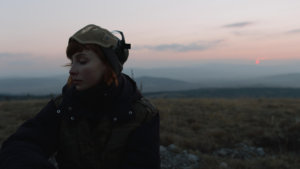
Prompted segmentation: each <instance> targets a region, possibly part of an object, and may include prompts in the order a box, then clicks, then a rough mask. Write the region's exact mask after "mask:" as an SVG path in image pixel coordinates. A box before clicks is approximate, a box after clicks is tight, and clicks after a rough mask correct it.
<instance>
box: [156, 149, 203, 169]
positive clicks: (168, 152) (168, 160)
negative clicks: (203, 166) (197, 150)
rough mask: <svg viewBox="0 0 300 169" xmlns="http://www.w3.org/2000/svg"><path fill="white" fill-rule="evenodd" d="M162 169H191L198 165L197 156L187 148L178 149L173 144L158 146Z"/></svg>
mask: <svg viewBox="0 0 300 169" xmlns="http://www.w3.org/2000/svg"><path fill="white" fill-rule="evenodd" d="M160 158H161V168H162V169H193V168H197V167H198V166H199V158H198V156H196V155H195V154H191V153H188V151H187V150H183V151H180V148H178V147H177V146H175V145H174V144H171V145H169V146H168V147H164V146H160Z"/></svg>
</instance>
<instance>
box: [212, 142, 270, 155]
mask: <svg viewBox="0 0 300 169" xmlns="http://www.w3.org/2000/svg"><path fill="white" fill-rule="evenodd" d="M213 154H214V155H216V156H221V157H230V158H238V159H250V158H253V157H262V156H265V152H264V149H263V148H261V147H258V148H257V147H252V146H249V145H246V144H244V143H239V144H236V145H235V146H234V148H221V149H219V150H217V151H214V152H213Z"/></svg>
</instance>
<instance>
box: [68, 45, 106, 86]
mask: <svg viewBox="0 0 300 169" xmlns="http://www.w3.org/2000/svg"><path fill="white" fill-rule="evenodd" d="M71 62H72V64H71V69H70V72H69V73H70V76H71V79H72V82H73V84H75V86H76V89H77V90H79V91H82V90H86V89H88V88H90V87H93V86H96V85H97V84H98V83H99V82H100V81H101V80H102V77H103V74H104V72H105V69H106V67H105V65H104V64H103V62H102V61H101V60H100V58H99V57H98V56H97V54H96V53H95V52H94V51H92V50H83V51H82V52H77V53H75V54H74V55H72V56H71Z"/></svg>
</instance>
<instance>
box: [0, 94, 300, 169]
mask: <svg viewBox="0 0 300 169" xmlns="http://www.w3.org/2000/svg"><path fill="white" fill-rule="evenodd" d="M151 101H152V102H153V103H154V104H155V105H156V106H157V107H158V108H159V110H160V117H161V129H160V130H161V144H162V145H165V146H167V145H169V144H175V145H177V146H178V147H179V148H180V149H188V150H189V151H190V152H193V153H195V154H197V155H198V156H199V157H200V158H201V159H202V160H201V166H200V168H210V169H217V168H220V164H221V163H222V162H225V163H226V164H228V168H232V169H239V168H245V169H254V168H255V169H260V168H264V169H271V168H272V169H284V168H295V169H296V168H300V158H299V152H300V99H263V98H261V99H254V98H252V99H250V98H243V99H152V100H151ZM46 103H47V100H24V101H2V102H0V116H1V119H0V143H2V142H3V141H4V139H5V138H7V137H8V136H9V135H10V134H12V133H13V132H14V131H15V130H16V128H17V126H19V125H20V124H21V123H22V122H23V121H24V120H26V119H28V118H30V117H32V116H33V115H34V114H36V113H37V112H38V111H39V110H40V109H41V108H42V107H43V106H44V105H45V104H46ZM238 143H245V144H248V145H250V146H255V147H263V148H264V150H265V152H266V155H265V156H264V157H255V158H251V159H247V160H245V159H233V158H229V157H218V156H215V155H213V152H214V151H216V150H218V149H220V148H231V147H234V145H236V144H238Z"/></svg>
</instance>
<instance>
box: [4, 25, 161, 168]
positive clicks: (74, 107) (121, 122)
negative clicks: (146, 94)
mask: <svg viewBox="0 0 300 169" xmlns="http://www.w3.org/2000/svg"><path fill="white" fill-rule="evenodd" d="M119 33H120V34H121V36H122V39H121V40H120V39H118V38H117V37H116V36H114V35H113V34H112V33H111V32H109V31H107V30H106V29H103V28H101V27H99V26H96V25H87V26H85V27H84V28H82V29H81V30H79V31H78V32H76V33H75V34H74V35H73V36H71V37H70V39H69V43H68V47H67V57H68V58H69V59H70V60H71V69H70V71H69V73H70V76H69V79H68V83H67V84H66V85H65V86H64V87H63V90H62V95H60V96H58V97H56V98H55V99H52V100H51V101H50V102H49V103H48V104H47V105H46V106H45V107H44V108H43V109H42V110H41V111H40V112H39V113H38V114H37V115H36V116H35V117H34V118H33V119H30V120H28V121H26V122H25V123H24V124H23V125H21V126H20V127H19V129H18V130H17V131H16V133H14V134H13V135H12V136H10V137H9V138H8V139H7V140H6V141H5V142H4V143H3V145H2V148H1V151H0V168H1V169H2V168H3V169H23V168H26V169H31V168H32V169H40V168H41V169H48V168H49V169H50V168H51V169H53V168H55V167H54V166H53V165H52V164H51V163H50V162H49V160H48V159H49V158H50V157H51V156H55V158H56V161H57V164H58V167H59V169H69V168H72V169H104V168H105V169H109V168H112V169H117V168H124V169H129V168H130V169H135V168H136V169H142V168H153V169H154V168H155V169H156V168H160V158H159V114H158V111H157V110H156V109H155V107H153V106H152V105H151V103H150V102H149V101H147V100H146V99H144V98H143V97H142V95H141V94H140V92H139V91H138V89H137V87H136V84H135V82H134V81H133V80H132V79H131V78H130V77H128V76H127V75H125V74H123V73H121V71H122V65H123V64H124V62H125V61H126V60H127V57H128V49H130V45H129V44H126V43H125V40H124V37H123V33H122V32H119Z"/></svg>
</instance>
